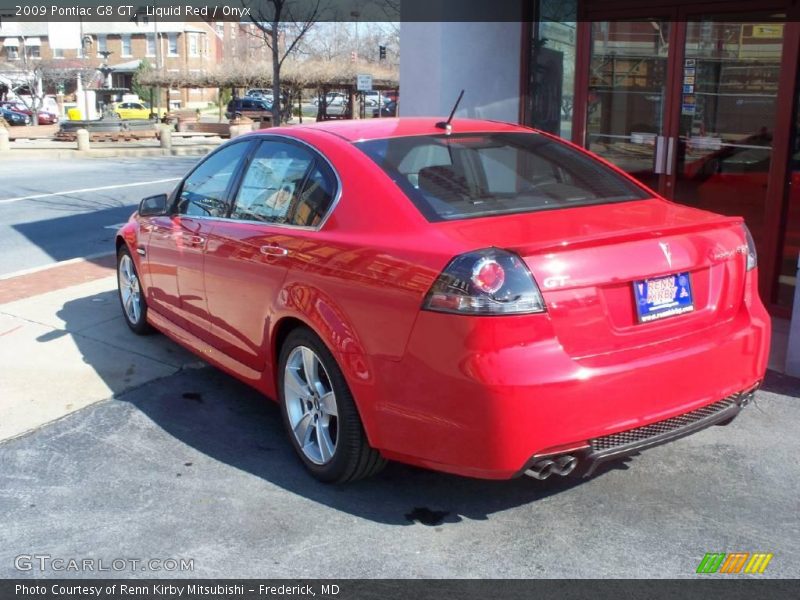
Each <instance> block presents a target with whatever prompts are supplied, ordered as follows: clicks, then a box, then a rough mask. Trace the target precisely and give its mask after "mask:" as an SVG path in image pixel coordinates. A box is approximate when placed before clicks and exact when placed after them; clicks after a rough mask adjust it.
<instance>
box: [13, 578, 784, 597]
mask: <svg viewBox="0 0 800 600" xmlns="http://www.w3.org/2000/svg"><path fill="white" fill-rule="evenodd" d="M799 593H800V584H799V582H798V581H797V580H780V579H778V580H774V579H773V580H764V579H760V577H759V576H754V577H750V576H741V575H713V576H698V577H697V579H687V580H588V579H584V580H553V579H550V580H503V579H495V580H463V579H458V580H457V579H436V580H401V579H378V580H354V579H333V580H319V579H297V580H281V579H273V580H269V579H263V580H257V579H239V580H237V579H201V580H136V579H107V580H104V579H59V580H43V579H39V580H22V579H18V580H4V581H0V598H2V599H3V600H10V599H12V598H13V599H22V598H29V599H31V600H88V599H92V598H93V599H99V600H123V599H126V600H178V599H180V600H201V599H202V600H232V599H243V600H263V599H265V598H280V599H281V600H309V599H311V598H313V599H314V600H323V599H324V600H446V599H450V598H453V599H458V600H501V599H502V600H506V599H508V600H523V599H524V600H529V599H530V600H534V599H535V600H551V599H552V600H572V599H575V600H578V599H580V600H585V599H592V600H605V599H608V600H638V599H642V600H661V599H664V600H666V599H680V600H693V599H695V598H697V599H702V600H784V599H786V600H790V599H791V600H796V598H798V595H800V594H799Z"/></svg>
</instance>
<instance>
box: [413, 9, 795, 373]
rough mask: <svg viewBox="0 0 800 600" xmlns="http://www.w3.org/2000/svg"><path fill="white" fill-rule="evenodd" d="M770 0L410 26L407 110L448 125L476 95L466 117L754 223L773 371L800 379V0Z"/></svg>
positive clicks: (530, 13)
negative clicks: (587, 157) (565, 147)
mask: <svg viewBox="0 0 800 600" xmlns="http://www.w3.org/2000/svg"><path fill="white" fill-rule="evenodd" d="M764 2H765V4H764V5H763V6H761V5H760V6H759V7H757V9H758V10H760V11H761V12H758V13H756V12H753V13H751V14H748V13H742V12H741V10H739V11H738V12H735V13H730V14H729V15H728V14H726V13H725V10H726V7H725V4H726V3H724V2H720V1H718V0H710V1H709V2H708V3H707V6H702V7H701V6H699V5H697V8H694V7H693V3H690V2H687V1H684V0H674V4H673V5H670V4H669V3H668V2H664V3H663V4H664V12H665V13H666V14H667V15H668V17H670V18H665V19H663V20H661V21H657V20H652V19H650V18H649V14H646V12H647V11H644V12H642V16H641V17H640V19H641V21H640V22H637V23H625V22H622V21H620V20H619V19H621V18H626V19H628V18H633V19H635V18H636V16H637V13H636V10H640V11H641V10H643V9H642V7H641V6H637V3H635V2H627V1H626V0H613V1H612V2H607V3H605V5H606V6H607V5H613V9H614V10H612V11H611V12H609V13H608V14H606V13H604V12H603V10H605V9H603V10H601V4H603V3H601V2H598V1H596V0H587V1H585V2H581V1H580V0H563V1H561V2H547V1H546V0H539V1H538V2H537V1H535V0H531V1H530V2H522V5H523V13H524V14H525V15H527V18H521V20H520V21H517V22H492V23H477V22H426V23H419V22H403V23H402V24H401V28H400V36H401V47H402V48H403V52H402V57H401V64H400V87H401V100H400V104H399V110H400V114H401V115H402V116H444V117H446V116H447V115H448V114H449V112H450V110H451V109H452V106H453V103H454V102H455V100H456V98H457V97H458V93H459V92H460V90H461V89H464V90H465V95H464V98H463V99H462V101H461V104H460V105H459V109H458V111H457V113H456V115H457V116H460V117H470V118H483V119H497V120H503V121H510V122H519V123H522V124H525V125H530V126H534V127H537V128H540V129H543V130H546V131H549V132H552V133H555V134H557V135H560V136H562V137H564V138H566V139H569V140H571V141H573V142H575V143H577V144H579V145H581V146H583V147H586V148H588V149H590V150H592V151H594V152H596V153H598V154H599V155H601V156H603V157H604V158H606V159H607V160H610V161H611V162H614V163H615V164H617V165H618V166H621V167H622V168H623V169H625V170H627V171H628V172H629V173H631V174H632V175H634V176H635V177H637V178H639V179H640V180H641V181H642V182H643V183H645V184H647V185H648V186H650V187H651V188H653V189H655V190H657V191H658V192H659V193H661V194H662V195H664V196H665V197H667V198H670V199H672V200H675V201H677V202H680V203H683V204H686V205H689V206H694V207H697V208H701V209H706V210H712V211H714V212H721V213H723V214H730V215H741V216H743V217H744V218H745V222H746V223H747V224H748V225H749V227H750V229H751V230H752V231H753V235H754V237H755V238H756V241H757V245H758V248H759V271H760V273H759V276H760V282H759V284H760V290H761V297H762V299H763V300H764V303H765V305H766V306H767V307H768V309H769V311H770V313H771V314H772V315H773V316H774V317H776V318H775V331H774V335H775V341H776V343H775V344H774V345H773V361H772V366H773V367H775V368H780V369H781V370H783V369H784V368H785V369H786V370H787V372H789V373H791V374H793V375H795V376H800V314H798V312H800V310H798V308H797V306H800V304H797V306H795V308H794V310H793V305H794V304H796V303H797V302H800V299H798V300H796V299H795V295H796V278H797V269H798V248H799V247H800V160H798V159H797V158H795V157H797V156H798V154H797V152H798V149H800V126H798V123H799V122H800V96H799V95H798V89H800V77H798V73H799V72H800V19H798V18H797V17H799V16H800V14H798V15H795V14H794V12H800V7H794V6H793V4H792V3H791V2H790V1H788V0H786V1H784V0H776V1H775V2H771V0H764ZM767 4H769V5H770V6H767ZM773 4H774V5H775V6H774V7H773V6H772V5H773ZM569 6H571V7H572V12H571V13H570V11H569V10H566V9H567V8H569ZM553 7H556V8H557V10H559V11H561V12H560V13H559V14H558V15H556V16H557V18H547V17H546V15H545V14H544V13H545V12H546V11H547V10H552V9H553ZM739 8H740V9H741V6H739ZM700 9H703V10H705V11H706V12H709V11H711V12H713V13H714V17H713V18H710V19H708V20H703V17H702V16H700V13H697V14H694V13H692V12H691V11H692V10H700ZM525 10H527V12H525ZM753 10H756V8H754V9H753ZM765 10H771V11H772V12H770V13H769V14H767V13H766V12H764V11H765ZM775 15H778V16H784V17H787V18H786V22H776V21H775V20H774V17H775ZM662 143H663V147H662V146H660V144H662ZM668 148H669V151H667V149H668ZM673 148H674V153H673V154H670V153H671V152H673V150H672V149H673ZM662 149H663V151H662ZM657 156H658V157H659V159H660V160H663V161H664V162H663V163H662V164H661V165H659V164H658V161H657V160H656V157H657ZM662 156H664V157H666V158H663V159H662V158H661V157H662ZM669 161H671V162H669ZM667 163H669V164H667ZM792 317H794V319H793V321H792ZM790 323H791V325H790Z"/></svg>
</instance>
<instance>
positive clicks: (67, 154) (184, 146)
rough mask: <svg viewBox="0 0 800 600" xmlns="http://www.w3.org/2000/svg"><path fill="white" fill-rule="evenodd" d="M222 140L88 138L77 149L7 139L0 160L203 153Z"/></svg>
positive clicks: (72, 145)
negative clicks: (164, 143)
mask: <svg viewBox="0 0 800 600" xmlns="http://www.w3.org/2000/svg"><path fill="white" fill-rule="evenodd" d="M223 141H225V140H223V139H222V138H220V137H196V138H191V137H180V136H178V135H176V136H174V137H173V138H172V149H171V150H165V149H164V148H161V146H160V143H159V141H158V140H138V141H129V142H92V144H91V149H90V150H88V151H85V152H81V151H79V150H78V148H77V144H76V143H75V142H60V141H53V140H42V139H20V140H15V141H13V142H11V144H10V150H7V151H4V152H0V160H14V159H22V160H48V159H50V160H53V159H56V160H71V159H75V158H117V157H147V156H204V155H206V154H208V153H209V152H211V151H212V150H214V149H215V148H216V147H217V146H219V145H220V144H221V143H222V142H223Z"/></svg>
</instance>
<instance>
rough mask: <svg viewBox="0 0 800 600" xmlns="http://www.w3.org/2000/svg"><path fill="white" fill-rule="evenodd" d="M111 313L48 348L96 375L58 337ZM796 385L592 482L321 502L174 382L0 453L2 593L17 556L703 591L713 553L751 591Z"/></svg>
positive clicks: (239, 391)
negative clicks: (622, 582)
mask: <svg viewBox="0 0 800 600" xmlns="http://www.w3.org/2000/svg"><path fill="white" fill-rule="evenodd" d="M105 281H108V283H109V288H110V285H111V281H110V280H105ZM101 287H102V286H101ZM114 302H115V298H114V296H113V292H111V291H100V292H94V293H92V294H90V295H88V296H86V297H81V298H75V299H73V300H71V301H70V302H69V303H67V304H65V309H64V310H65V311H66V312H63V313H62V317H65V321H64V323H63V325H61V327H62V329H59V330H63V331H66V332H67V333H66V335H68V336H70V337H71V338H72V341H73V342H74V343H75V345H76V347H77V349H78V351H79V352H81V355H82V359H83V360H84V361H85V362H86V364H87V366H88V367H89V368H95V367H96V369H95V370H96V371H97V372H100V373H107V372H109V371H108V369H107V362H105V357H104V353H103V352H102V351H99V350H98V348H97V346H96V344H95V343H94V342H93V340H92V339H91V336H87V335H85V334H82V333H80V332H77V333H70V332H69V331H70V323H69V314H73V315H84V316H83V317H82V318H85V315H86V312H85V310H82V309H85V308H86V307H87V306H89V307H91V306H95V307H96V306H102V305H104V304H105V303H112V304H113V303H114ZM7 307H8V305H5V306H0V312H7V310H8V308H7ZM81 325H82V326H84V329H82V331H84V332H85V331H87V330H86V329H85V325H86V323H85V322H82V323H81ZM103 327H104V331H105V335H107V336H108V339H109V340H114V341H113V343H114V344H115V345H117V346H123V347H124V345H125V343H126V341H127V340H130V339H131V338H130V334H129V333H128V332H127V330H126V328H125V325H124V324H123V322H122V320H121V319H111V320H105V321H104V325H103ZM147 343H148V344H150V347H149V349H147V350H141V349H140V350H137V354H149V355H150V356H151V357H152V358H154V359H155V360H163V359H164V357H166V356H170V355H172V354H173V353H180V352H181V351H180V350H179V349H177V348H176V347H174V345H173V344H172V343H171V342H169V341H168V340H166V339H165V338H164V337H162V336H156V337H154V338H151V339H150V340H148V342H147ZM94 363H96V365H95V364H94ZM124 366H125V364H122V365H119V368H120V369H121V368H122V367H124ZM129 375H130V374H129ZM42 376H43V377H46V368H43V373H42ZM108 377H109V378H111V376H108ZM799 384H800V382H798V381H797V380H792V379H789V378H784V377H781V376H779V375H775V374H771V375H770V377H769V379H768V381H767V384H766V386H765V389H764V390H763V391H761V392H759V394H758V399H757V404H756V405H755V406H751V407H749V408H748V409H747V410H746V411H744V412H743V414H742V415H741V417H740V418H739V419H737V421H735V422H734V423H733V424H732V425H730V426H729V427H716V428H713V429H710V430H707V431H705V432H702V433H700V434H698V435H695V436H692V437H689V438H686V439H683V440H680V441H678V442H675V443H672V444H669V445H666V446H662V447H659V448H655V449H651V450H649V451H647V452H645V453H643V454H642V455H640V456H639V457H636V458H634V459H633V460H630V461H629V462H628V463H626V464H622V465H618V466H617V467H616V468H609V469H606V470H605V471H603V472H602V473H600V474H599V475H598V476H596V477H594V478H593V479H591V480H588V481H572V480H568V481H547V482H536V481H532V480H528V479H522V480H515V481H509V482H485V481H478V480H471V479H464V478H459V477H453V476H448V475H442V474H437V473H433V472H428V471H424V470H419V469H414V468H409V467H405V466H402V465H398V464H392V465H390V466H389V468H388V469H387V470H386V471H385V472H384V473H382V474H381V475H379V476H378V477H376V478H374V479H372V480H368V481H363V482H360V483H357V484H353V485H348V486H343V487H335V486H333V487H332V486H325V485H322V484H319V483H316V482H315V481H314V480H312V479H311V478H310V477H309V476H307V475H306V474H305V472H304V471H303V470H302V468H301V467H300V465H299V463H298V462H297V460H296V459H295V457H294V455H293V454H292V452H291V449H290V447H289V444H288V442H287V440H286V438H285V437H284V434H283V431H282V429H281V423H280V418H279V413H278V410H277V408H276V407H275V406H274V405H273V404H271V403H269V402H267V401H265V400H264V399H263V398H262V397H260V396H259V395H258V394H256V393H255V392H253V391H251V390H250V389H248V388H246V387H245V386H243V385H242V384H239V383H238V382H236V381H234V380H233V379H231V378H229V377H227V376H226V375H223V374H222V373H220V372H219V371H217V370H215V369H213V368H210V367H207V366H202V364H200V363H191V362H187V363H185V365H184V366H183V367H180V368H178V370H177V371H176V372H175V370H174V369H173V372H172V374H166V375H162V376H160V378H158V379H155V380H152V381H150V382H149V383H145V384H142V385H138V386H133V387H132V388H130V389H128V390H127V391H124V390H125V389H126V388H125V387H124V386H123V387H121V388H119V389H121V390H123V391H120V392H119V393H118V394H117V395H116V397H112V398H109V399H107V400H105V401H101V402H99V403H96V404H93V405H91V406H89V407H87V408H84V409H82V410H80V411H78V412H75V413H73V414H72V415H70V416H67V417H65V418H63V419H61V420H59V421H57V422H54V423H51V424H49V425H46V426H44V427H41V428H39V429H38V430H35V431H33V432H32V433H29V434H27V435H24V436H22V437H17V438H15V439H10V440H7V441H5V442H4V443H2V444H0V514H2V515H3V517H2V530H3V541H4V543H3V545H2V547H1V548H0V576H2V577H13V576H19V575H25V574H26V573H20V572H19V571H17V570H16V569H15V567H14V561H15V557H17V556H19V555H21V554H48V555H51V556H53V557H63V558H83V557H91V558H102V559H105V560H106V561H111V560H113V559H115V558H141V559H150V558H191V559H194V571H193V572H189V573H171V574H170V576H173V575H176V576H179V575H185V576H199V577H223V576H224V577H240V576H241V577H248V576H250V577H254V576H259V577H696V575H695V574H694V571H695V569H696V567H697V564H698V563H699V561H700V559H701V558H702V557H703V555H704V554H705V553H706V552H712V551H719V552H734V551H746V552H754V551H764V552H773V553H774V554H775V557H774V558H773V560H772V562H771V564H770V565H769V568H768V569H767V572H766V573H765V575H764V576H771V577H797V576H798V575H800V543H799V542H798V540H800V526H799V524H798V519H797V505H798V504H797V503H798V493H800V487H799V486H798V484H797V482H798V480H799V476H800V467H798V461H797V460H796V458H797V455H798V453H800V441H798V436H797V427H796V423H797V422H798V420H800V398H799V397H800V385H799ZM112 387H113V386H112ZM27 574H29V575H30V574H34V575H50V576H56V575H59V576H61V575H73V574H72V573H53V572H45V573H39V572H37V571H32V572H29V573H27ZM134 574H135V573H134ZM84 575H85V574H84ZM140 575H144V574H143V573H142V574H140ZM149 575H152V574H149Z"/></svg>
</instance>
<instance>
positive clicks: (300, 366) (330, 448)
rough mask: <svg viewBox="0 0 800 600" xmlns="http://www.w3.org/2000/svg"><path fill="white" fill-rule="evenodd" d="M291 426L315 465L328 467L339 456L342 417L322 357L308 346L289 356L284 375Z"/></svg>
mask: <svg viewBox="0 0 800 600" xmlns="http://www.w3.org/2000/svg"><path fill="white" fill-rule="evenodd" d="M283 389H284V398H285V402H286V413H287V416H288V418H289V425H290V428H291V430H292V433H293V434H294V437H295V439H296V440H297V443H298V445H299V447H300V449H301V451H302V452H303V454H304V455H305V457H306V458H307V459H308V460H310V461H311V462H312V463H314V464H317V465H325V464H327V463H329V462H330V461H331V460H332V459H333V457H334V454H335V453H336V445H337V442H338V437H339V436H338V432H339V414H338V405H337V403H336V394H335V393H334V391H333V388H332V386H331V380H330V378H329V376H328V373H327V371H326V370H325V367H324V366H323V364H322V362H321V361H320V358H319V356H317V354H316V353H315V352H314V351H313V350H312V349H311V348H308V347H306V346H297V347H296V348H294V349H293V350H292V352H291V353H290V354H289V357H288V359H287V360H286V367H285V369H284V373H283Z"/></svg>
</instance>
